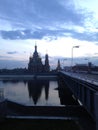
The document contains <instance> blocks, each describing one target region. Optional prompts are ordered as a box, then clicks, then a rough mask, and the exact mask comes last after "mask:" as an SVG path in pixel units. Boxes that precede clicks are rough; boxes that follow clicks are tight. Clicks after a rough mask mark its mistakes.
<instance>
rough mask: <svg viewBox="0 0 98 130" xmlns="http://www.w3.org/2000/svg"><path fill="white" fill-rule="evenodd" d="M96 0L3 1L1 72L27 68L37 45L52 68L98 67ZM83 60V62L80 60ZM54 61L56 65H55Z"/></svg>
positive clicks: (0, 4) (0, 10)
mask: <svg viewBox="0 0 98 130" xmlns="http://www.w3.org/2000/svg"><path fill="white" fill-rule="evenodd" d="M97 5H98V1H97V0H49V1H48V0H0V68H15V67H27V63H28V59H29V56H30V55H31V54H32V53H33V51H34V46H35V42H36V44H37V46H38V51H39V52H40V55H41V56H42V57H44V55H45V54H46V52H48V54H49V57H50V63H51V65H54V64H56V63H57V59H58V58H59V59H60V58H61V59H62V64H63V61H64V59H67V60H66V62H65V61H64V64H66V65H70V60H71V52H72V47H73V46H76V45H79V46H80V47H79V48H74V50H73V55H74V63H84V62H87V61H86V60H85V58H87V59H88V61H92V62H93V63H94V64H96V65H98V9H97ZM80 59H82V60H80ZM54 61H55V62H54Z"/></svg>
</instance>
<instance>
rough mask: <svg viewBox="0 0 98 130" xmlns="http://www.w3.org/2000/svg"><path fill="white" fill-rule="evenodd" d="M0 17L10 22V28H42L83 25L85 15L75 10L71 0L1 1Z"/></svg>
mask: <svg viewBox="0 0 98 130" xmlns="http://www.w3.org/2000/svg"><path fill="white" fill-rule="evenodd" d="M63 1H64V4H62V2H63ZM0 17H1V19H5V20H7V21H10V22H11V24H12V26H16V25H17V26H18V25H19V26H20V25H24V26H26V27H27V26H28V28H32V27H42V28H43V27H48V26H50V25H51V26H55V25H60V24H63V23H66V24H68V25H70V24H73V25H83V24H84V19H85V14H84V12H82V11H81V10H77V9H76V8H75V6H74V2H72V1H71V0H69V1H68V0H61V1H59V0H49V1H46V0H29V1H28V0H19V1H17V0H16V1H13V0H10V1H8V0H1V1H0Z"/></svg>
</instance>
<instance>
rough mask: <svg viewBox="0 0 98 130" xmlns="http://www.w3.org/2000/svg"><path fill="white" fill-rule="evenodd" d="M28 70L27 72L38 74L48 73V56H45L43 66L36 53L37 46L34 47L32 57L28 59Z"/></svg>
mask: <svg viewBox="0 0 98 130" xmlns="http://www.w3.org/2000/svg"><path fill="white" fill-rule="evenodd" d="M28 70H29V72H33V73H38V72H49V71H50V66H49V59H48V54H46V56H45V65H43V63H42V59H41V57H40V56H39V54H38V52H37V46H36V45H35V51H34V53H33V55H32V56H30V58H29V63H28Z"/></svg>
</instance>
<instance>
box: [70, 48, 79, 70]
mask: <svg viewBox="0 0 98 130" xmlns="http://www.w3.org/2000/svg"><path fill="white" fill-rule="evenodd" d="M79 47H80V46H72V51H71V56H72V58H71V71H72V67H73V49H74V48H79Z"/></svg>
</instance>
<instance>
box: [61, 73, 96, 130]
mask: <svg viewBox="0 0 98 130" xmlns="http://www.w3.org/2000/svg"><path fill="white" fill-rule="evenodd" d="M59 76H60V78H62V79H63V80H64V82H65V84H66V85H67V86H68V87H69V88H70V90H71V91H72V93H73V95H74V96H75V98H76V99H77V100H79V101H80V102H81V104H82V105H83V106H84V107H85V108H86V110H87V111H88V112H89V114H90V115H91V116H92V117H93V119H94V120H95V122H96V124H97V125H98V86H96V85H94V84H90V83H88V82H85V81H83V80H81V79H78V78H76V77H75V78H74V77H71V75H70V76H69V75H66V74H65V73H62V72H60V75H59ZM96 130H98V126H96Z"/></svg>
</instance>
